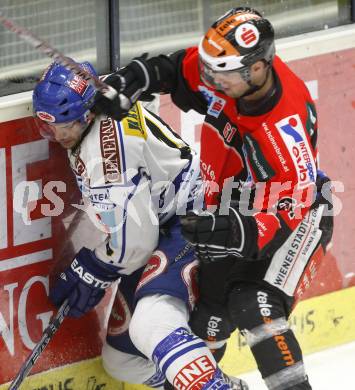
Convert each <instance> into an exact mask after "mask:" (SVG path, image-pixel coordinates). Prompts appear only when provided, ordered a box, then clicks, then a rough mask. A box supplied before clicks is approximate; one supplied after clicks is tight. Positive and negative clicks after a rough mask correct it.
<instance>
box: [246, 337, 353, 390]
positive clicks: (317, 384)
mask: <svg viewBox="0 0 355 390" xmlns="http://www.w3.org/2000/svg"><path fill="white" fill-rule="evenodd" d="M304 362H305V366H306V371H307V374H308V376H309V379H310V383H311V385H312V389H313V390H355V341H354V342H351V343H348V344H344V345H341V346H337V347H334V348H331V349H326V350H323V351H320V352H316V353H313V354H311V355H307V356H305V358H304ZM240 378H242V379H244V380H245V381H246V382H247V383H248V385H249V388H250V390H267V388H266V386H265V384H264V382H263V380H262V379H261V376H260V374H259V372H258V371H253V372H249V373H247V374H243V375H240Z"/></svg>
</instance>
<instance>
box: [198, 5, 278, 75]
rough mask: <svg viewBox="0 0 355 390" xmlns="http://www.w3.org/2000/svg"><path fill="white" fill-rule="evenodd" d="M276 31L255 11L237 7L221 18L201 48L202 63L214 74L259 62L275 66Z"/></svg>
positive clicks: (210, 30)
mask: <svg viewBox="0 0 355 390" xmlns="http://www.w3.org/2000/svg"><path fill="white" fill-rule="evenodd" d="M274 55H275V44H274V29H273V27H272V25H271V23H270V22H269V21H268V20H267V19H265V18H263V16H262V15H261V14H260V13H259V12H258V11H256V10H254V9H252V8H249V7H238V8H233V9H231V10H230V11H228V12H227V13H226V14H225V15H223V16H221V17H220V18H219V19H218V20H217V21H216V22H215V23H214V24H213V25H212V26H211V27H210V29H209V30H208V31H207V33H206V34H205V36H204V37H203V38H202V40H201V42H200V45H199V57H200V61H202V62H203V63H204V65H206V66H208V67H209V68H210V70H211V71H214V72H223V71H231V70H241V69H242V68H245V67H249V66H250V65H252V64H254V63H255V62H257V61H259V60H264V61H266V62H267V63H268V64H271V63H272V60H273V58H274Z"/></svg>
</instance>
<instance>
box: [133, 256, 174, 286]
mask: <svg viewBox="0 0 355 390" xmlns="http://www.w3.org/2000/svg"><path fill="white" fill-rule="evenodd" d="M167 266H168V259H167V257H166V255H165V253H164V252H162V251H159V250H157V251H154V252H153V255H152V257H151V258H150V259H149V261H148V263H147V265H146V266H145V269H144V271H143V275H142V276H141V279H140V281H139V283H138V286H137V289H136V291H138V290H139V289H140V288H141V287H142V286H144V285H145V284H147V283H148V282H150V281H151V280H153V279H154V278H156V277H157V276H159V275H160V274H162V273H163V272H164V271H165V269H166V267H167Z"/></svg>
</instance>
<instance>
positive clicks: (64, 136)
mask: <svg viewBox="0 0 355 390" xmlns="http://www.w3.org/2000/svg"><path fill="white" fill-rule="evenodd" d="M35 123H36V125H37V128H38V130H39V132H40V134H41V135H42V137H44V138H46V139H48V140H50V141H53V142H59V143H60V144H61V146H63V148H65V149H71V148H73V147H74V146H75V145H76V144H77V143H78V142H79V141H80V139H81V136H82V134H83V132H84V130H85V128H86V126H85V125H83V124H82V123H80V122H79V121H72V122H67V123H49V122H45V121H42V120H41V119H39V118H35Z"/></svg>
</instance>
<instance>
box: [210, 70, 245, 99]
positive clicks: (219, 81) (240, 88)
mask: <svg viewBox="0 0 355 390" xmlns="http://www.w3.org/2000/svg"><path fill="white" fill-rule="evenodd" d="M214 81H215V83H216V85H217V86H218V90H219V91H221V92H223V93H224V94H225V95H227V96H230V97H232V98H239V97H240V96H242V95H243V94H244V93H245V92H246V91H247V90H248V89H249V85H248V84H247V82H246V81H244V80H243V78H242V76H241V74H240V73H239V72H218V73H216V74H215V76H214Z"/></svg>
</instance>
